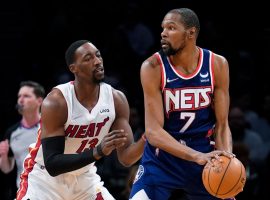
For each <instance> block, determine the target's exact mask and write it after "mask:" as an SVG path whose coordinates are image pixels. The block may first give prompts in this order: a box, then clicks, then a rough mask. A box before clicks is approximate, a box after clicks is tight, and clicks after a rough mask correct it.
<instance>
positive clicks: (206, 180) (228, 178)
mask: <svg viewBox="0 0 270 200" xmlns="http://www.w3.org/2000/svg"><path fill="white" fill-rule="evenodd" d="M220 158H221V159H222V162H218V161H217V160H214V166H211V164H206V165H205V167H204V169H203V173H202V181H203V184H204V187H205V188H206V190H207V191H208V192H209V193H210V194H211V195H213V196H215V197H217V198H221V199H226V198H231V197H235V196H236V195H237V194H238V193H240V192H241V191H243V188H244V186H245V182H246V170H245V168H244V165H243V164H242V162H241V161H240V160H238V159H237V158H235V157H234V158H228V157H226V156H220Z"/></svg>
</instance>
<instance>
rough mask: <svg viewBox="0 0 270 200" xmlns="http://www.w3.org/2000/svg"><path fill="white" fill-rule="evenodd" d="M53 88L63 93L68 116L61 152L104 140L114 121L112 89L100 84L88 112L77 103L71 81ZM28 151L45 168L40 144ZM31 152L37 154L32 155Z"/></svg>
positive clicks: (70, 152) (83, 148)
mask: <svg viewBox="0 0 270 200" xmlns="http://www.w3.org/2000/svg"><path fill="white" fill-rule="evenodd" d="M56 88H57V89H59V90H60V91H61V92H62V94H63V96H64V98H65V100H66V102H67V108H68V117H67V121H66V123H65V151H64V153H65V154H76V153H80V152H83V151H84V150H87V149H89V148H94V147H95V146H97V145H98V144H99V143H100V142H101V140H102V139H103V137H104V136H105V135H106V134H108V133H109V131H110V128H111V125H112V123H113V121H114V119H115V108H114V99H113V94H112V87H111V86H110V85H108V84H106V83H100V92H99V99H98V102H97V104H96V105H95V106H94V107H93V109H92V110H91V111H89V110H87V109H86V108H85V107H84V106H83V105H82V104H81V103H80V102H79V101H78V99H77V97H76V94H75V90H74V85H73V82H69V83H65V84H61V85H58V86H56ZM41 123H42V122H41ZM41 126H42V124H41ZM39 140H40V137H39ZM31 151H32V152H30V154H31V155H32V156H31V157H32V158H33V155H36V157H35V162H37V163H39V164H40V165H44V160H43V154H42V145H41V143H40V141H38V142H37V143H36V145H35V147H33V149H32V150H31ZM33 151H38V152H36V153H35V152H33ZM93 164H94V163H91V164H90V165H88V166H85V167H83V168H81V169H78V170H75V171H72V172H69V173H71V174H81V173H82V172H85V171H88V170H89V168H90V167H91V165H93Z"/></svg>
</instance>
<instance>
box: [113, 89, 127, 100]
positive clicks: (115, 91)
mask: <svg viewBox="0 0 270 200" xmlns="http://www.w3.org/2000/svg"><path fill="white" fill-rule="evenodd" d="M112 94H113V99H114V101H115V102H116V103H117V102H122V101H126V99H127V98H126V95H125V93H124V92H122V91H121V90H118V89H115V88H113V87H112Z"/></svg>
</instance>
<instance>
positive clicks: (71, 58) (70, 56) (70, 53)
mask: <svg viewBox="0 0 270 200" xmlns="http://www.w3.org/2000/svg"><path fill="white" fill-rule="evenodd" d="M88 42H89V41H88V40H77V41H75V42H73V43H72V44H71V45H70V46H69V47H68V49H67V50H66V53H65V59H66V63H67V66H69V65H71V64H72V63H73V62H74V53H75V51H76V50H77V49H78V48H79V47H80V46H82V45H83V44H85V43H88ZM89 43H90V42H89Z"/></svg>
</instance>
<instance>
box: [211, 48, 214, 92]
mask: <svg viewBox="0 0 270 200" xmlns="http://www.w3.org/2000/svg"><path fill="white" fill-rule="evenodd" d="M210 54H211V62H210V66H211V67H210V70H211V73H212V85H213V91H214V88H215V74H214V72H215V71H214V55H215V54H214V53H212V52H210Z"/></svg>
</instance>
